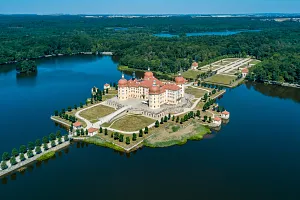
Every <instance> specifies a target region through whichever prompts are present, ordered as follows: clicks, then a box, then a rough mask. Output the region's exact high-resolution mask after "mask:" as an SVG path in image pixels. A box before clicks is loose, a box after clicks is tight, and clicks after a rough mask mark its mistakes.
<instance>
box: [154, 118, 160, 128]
mask: <svg viewBox="0 0 300 200" xmlns="http://www.w3.org/2000/svg"><path fill="white" fill-rule="evenodd" d="M158 127H159V121H158V120H156V122H155V128H158Z"/></svg>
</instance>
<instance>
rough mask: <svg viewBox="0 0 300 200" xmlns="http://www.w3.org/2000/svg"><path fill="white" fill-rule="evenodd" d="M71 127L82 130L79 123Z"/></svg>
mask: <svg viewBox="0 0 300 200" xmlns="http://www.w3.org/2000/svg"><path fill="white" fill-rule="evenodd" d="M73 127H74V128H75V129H81V128H82V124H81V123H80V122H78V121H77V122H75V123H73Z"/></svg>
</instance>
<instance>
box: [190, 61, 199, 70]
mask: <svg viewBox="0 0 300 200" xmlns="http://www.w3.org/2000/svg"><path fill="white" fill-rule="evenodd" d="M197 69H198V63H197V62H193V64H192V66H191V70H197Z"/></svg>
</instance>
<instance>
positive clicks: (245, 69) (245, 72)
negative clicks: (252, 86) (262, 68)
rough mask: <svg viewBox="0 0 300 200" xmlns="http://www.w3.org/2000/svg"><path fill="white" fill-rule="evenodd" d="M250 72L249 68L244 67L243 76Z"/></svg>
mask: <svg viewBox="0 0 300 200" xmlns="http://www.w3.org/2000/svg"><path fill="white" fill-rule="evenodd" d="M248 73H249V70H248V68H244V69H242V76H243V78H245V77H246V76H247V74H248Z"/></svg>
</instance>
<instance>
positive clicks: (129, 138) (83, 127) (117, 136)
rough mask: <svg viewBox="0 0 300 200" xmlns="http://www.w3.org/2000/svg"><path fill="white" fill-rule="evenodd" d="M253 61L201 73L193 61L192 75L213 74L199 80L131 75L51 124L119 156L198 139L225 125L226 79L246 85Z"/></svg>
mask: <svg viewBox="0 0 300 200" xmlns="http://www.w3.org/2000/svg"><path fill="white" fill-rule="evenodd" d="M251 62H252V59H251V58H245V59H234V58H229V59H224V60H222V61H219V63H213V64H212V65H211V66H204V67H201V68H198V67H195V62H194V63H193V64H191V69H190V70H192V71H193V73H195V74H197V73H198V71H199V72H201V73H206V72H209V73H210V74H211V75H210V76H206V77H205V78H206V79H203V80H202V79H201V78H198V80H197V81H188V80H187V79H186V78H184V76H183V75H182V74H181V72H179V73H178V75H177V76H175V77H174V79H173V80H165V79H158V78H156V76H155V72H152V71H151V70H150V68H148V70H146V71H144V75H143V77H141V78H137V77H136V74H135V71H133V72H132V78H131V79H129V80H127V79H125V78H124V74H122V77H121V79H120V80H119V81H118V83H114V84H108V83H106V84H104V85H103V88H97V87H95V86H94V87H92V88H91V97H90V98H88V99H87V100H86V102H85V103H79V104H77V105H78V106H77V105H74V107H71V106H69V107H68V108H67V109H62V110H61V111H58V110H56V111H55V112H54V115H53V116H51V119H52V120H53V121H55V122H56V123H59V124H61V125H63V126H65V127H66V128H67V129H68V131H69V134H70V136H71V137H72V139H74V141H84V142H87V143H92V144H95V145H99V146H104V147H109V148H113V149H115V150H118V151H123V152H131V151H135V150H137V149H138V148H141V147H143V146H147V147H168V146H172V145H182V144H185V143H186V142H187V141H188V140H201V139H202V138H203V136H204V135H206V134H210V133H211V130H216V131H218V130H220V128H221V125H222V123H228V122H229V118H230V112H229V111H227V110H226V109H225V108H224V107H223V106H221V105H218V104H217V103H216V99H217V98H221V97H222V96H223V95H224V94H225V92H226V89H224V88H225V87H224V86H226V85H229V83H227V82H228V81H227V79H230V81H229V82H230V84H231V83H232V84H235V82H236V83H239V82H241V81H242V80H244V78H245V76H246V74H244V73H245V71H246V70H247V69H248V67H251V66H252V64H250V63H251ZM220 68H221V69H220ZM213 69H216V70H214V71H213ZM218 69H219V70H218ZM227 73H228V74H227ZM199 74H200V73H199ZM234 74H237V75H234ZM226 76H228V77H229V78H227V79H226V78H223V77H226ZM221 77H222V78H221ZM213 80H217V81H215V82H213ZM224 80H226V81H227V82H225V83H224V84H221V82H220V81H224ZM218 81H219V82H218ZM214 83H215V84H214ZM235 85H236V84H235Z"/></svg>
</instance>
